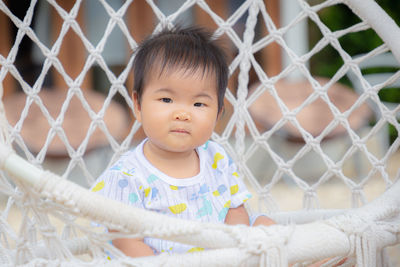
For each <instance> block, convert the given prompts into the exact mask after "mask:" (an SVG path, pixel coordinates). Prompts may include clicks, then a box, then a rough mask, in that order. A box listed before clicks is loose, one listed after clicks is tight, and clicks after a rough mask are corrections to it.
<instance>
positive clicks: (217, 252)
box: [0, 0, 400, 266]
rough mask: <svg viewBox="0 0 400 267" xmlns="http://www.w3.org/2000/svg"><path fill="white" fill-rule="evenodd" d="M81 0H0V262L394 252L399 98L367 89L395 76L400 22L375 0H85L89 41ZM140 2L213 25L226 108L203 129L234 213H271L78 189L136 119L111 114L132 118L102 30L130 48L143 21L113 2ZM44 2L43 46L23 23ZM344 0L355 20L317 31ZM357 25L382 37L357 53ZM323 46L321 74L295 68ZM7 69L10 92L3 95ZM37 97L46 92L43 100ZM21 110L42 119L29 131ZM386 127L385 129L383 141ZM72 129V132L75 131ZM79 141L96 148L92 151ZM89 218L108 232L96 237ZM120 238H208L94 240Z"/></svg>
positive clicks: (126, 75)
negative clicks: (279, 60) (175, 1)
mask: <svg viewBox="0 0 400 267" xmlns="http://www.w3.org/2000/svg"><path fill="white" fill-rule="evenodd" d="M8 2H11V1H8ZM222 2H223V1H221V3H222ZM226 2H227V5H228V4H229V3H230V1H226ZM282 2H283V1H282ZM88 3H89V1H87V2H86V1H79V0H77V1H76V2H75V3H74V4H73V6H72V7H71V9H70V10H65V9H64V8H63V7H62V6H61V5H60V4H59V3H57V2H56V1H54V0H48V1H47V2H44V1H35V0H32V1H31V2H30V5H29V7H27V10H26V13H24V15H23V16H17V15H16V14H14V13H13V11H12V9H11V8H10V6H11V5H10V4H7V2H4V1H0V13H1V14H0V15H1V16H2V17H0V18H4V20H3V24H1V23H2V22H0V27H3V28H1V34H2V35H3V34H5V33H6V32H7V31H5V30H3V29H6V28H4V27H5V26H4V25H11V26H10V27H11V28H14V29H16V34H15V38H14V39H13V40H12V41H11V39H10V46H9V48H8V49H6V50H3V51H5V52H2V51H0V68H1V69H0V98H1V101H0V127H1V132H0V141H1V147H0V166H1V169H3V171H2V172H1V173H0V174H1V175H0V194H1V198H2V200H1V201H2V206H1V216H0V264H1V265H2V266H3V265H10V266H14V265H27V266H31V265H32V266H36V265H46V264H47V265H62V266H69V265H71V266H77V265H96V266H98V265H115V264H120V265H127V266H142V265H143V266H151V265H156V266H158V265H167V266H169V265H173V266H188V265H190V266H214V265H218V266H235V265H240V266H242V265H257V264H258V265H260V266H287V265H288V264H289V263H299V264H302V263H305V264H306V263H311V262H314V261H316V260H319V259H325V258H330V259H331V260H330V261H329V262H328V263H326V266H332V265H333V264H334V263H335V262H339V261H340V260H341V259H343V258H344V257H347V258H348V260H347V261H346V263H344V264H343V266H352V265H354V264H357V266H390V264H396V262H398V261H396V260H397V259H396V255H398V254H396V253H393V255H394V256H391V257H388V255H390V254H391V253H390V252H388V251H386V250H384V249H383V248H385V247H388V246H393V245H395V244H398V243H399V240H398V235H399V232H400V218H399V207H400V198H399V196H400V185H399V183H398V182H397V181H398V180H399V177H400V169H399V166H400V165H399V162H400V157H399V146H400V137H399V135H398V133H399V132H400V124H399V120H398V119H399V117H400V105H399V104H396V103H385V102H383V101H381V100H380V98H379V95H378V93H379V92H380V91H383V90H384V89H386V88H391V87H395V88H396V86H397V87H399V85H398V84H399V83H400V71H399V63H398V62H400V47H399V46H398V44H399V43H400V30H399V28H398V26H397V25H396V24H395V22H394V21H393V20H392V19H391V18H390V17H389V16H388V15H387V14H386V13H385V12H384V11H383V10H382V9H380V8H379V6H378V5H377V4H376V3H375V2H373V1H366V0H363V1H361V0H355V1H352V0H347V1H344V0H343V1H340V0H327V1H303V0H298V1H297V2H296V5H297V6H298V7H299V8H298V13H297V14H296V15H295V16H292V17H290V19H289V20H288V22H287V23H286V24H283V25H281V26H278V24H277V22H276V21H274V20H273V19H272V13H271V12H270V10H269V9H267V8H266V6H265V5H264V2H263V1H261V0H260V1H258V0H247V1H242V3H241V5H240V6H239V7H238V8H237V9H236V10H234V11H233V12H231V13H230V14H229V15H222V14H220V13H218V12H217V10H214V9H213V7H214V4H215V3H214V4H213V3H212V1H208V2H206V1H201V0H198V1H195V0H188V1H185V2H184V1H182V3H181V4H179V5H178V7H177V8H176V9H175V10H173V11H172V12H169V14H168V12H166V11H165V7H164V8H163V7H162V1H159V3H158V2H156V1H152V0H148V1H146V3H145V2H144V1H143V2H141V1H129V0H128V1H124V2H123V3H121V4H120V6H118V7H115V6H114V5H112V4H111V3H110V1H109V2H106V1H103V0H99V1H98V2H96V3H97V5H98V8H100V10H101V11H102V12H103V13H99V14H96V15H97V16H98V17H101V15H100V14H103V15H104V16H103V18H105V21H106V23H105V24H104V25H105V26H104V30H103V32H101V34H100V35H99V37H98V40H97V41H96V42H94V41H93V40H91V39H90V38H89V35H90V34H89V33H87V27H85V26H86V24H84V23H82V22H79V21H78V17H79V16H80V15H79V14H80V13H82V12H83V11H82V10H84V8H88V7H87V5H88ZM140 4H141V5H145V6H146V8H147V9H148V10H150V11H151V14H152V16H153V18H154V27H153V26H152V27H150V28H151V31H153V32H157V31H159V30H160V29H161V28H162V26H164V25H174V24H176V23H178V22H179V21H182V20H183V19H182V18H183V16H185V14H186V15H187V14H188V12H189V13H190V12H193V10H194V9H197V10H198V12H200V13H201V14H203V15H205V16H207V19H206V21H209V22H210V21H211V22H212V24H215V25H216V26H215V32H214V34H215V38H223V39H224V40H225V41H227V42H228V43H229V45H230V47H229V48H230V49H231V50H232V51H234V52H232V53H233V54H234V56H233V57H232V60H231V62H230V74H231V83H230V87H229V90H227V93H226V101H225V105H226V113H225V115H224V118H223V119H222V122H221V123H220V125H219V126H218V127H217V130H216V132H215V133H214V134H213V136H212V139H214V140H215V141H217V142H218V143H220V144H222V145H223V146H224V148H225V149H226V150H227V152H228V153H229V154H230V155H231V156H232V158H233V159H234V160H235V162H236V163H237V164H238V167H239V170H240V171H241V173H242V174H243V177H245V180H246V182H247V184H248V186H249V189H250V190H252V192H253V193H254V195H255V198H254V199H255V201H252V202H250V204H249V207H248V208H249V210H251V211H262V212H266V213H268V214H269V215H270V216H271V217H272V218H274V219H275V220H276V221H278V222H280V223H281V224H279V225H274V226H271V227H268V228H263V227H257V228H249V227H244V226H226V225H211V224H210V225H205V224H200V223H196V222H185V221H180V220H176V219H173V218H168V217H167V218H166V217H164V216H162V215H157V214H152V213H148V212H145V211H142V210H136V209H133V208H130V207H127V206H124V205H123V204H121V203H117V202H114V201H110V200H106V199H103V198H101V197H99V196H97V195H95V194H93V193H91V192H89V191H87V190H86V189H84V187H86V188H87V187H89V186H90V185H92V184H93V182H94V180H95V179H96V177H97V175H99V172H100V171H102V170H103V169H104V168H105V167H106V166H109V165H110V164H111V163H112V162H113V161H114V160H115V159H116V158H118V156H119V155H121V153H123V152H124V151H126V150H127V149H128V148H129V147H131V146H132V145H134V144H136V143H137V142H138V141H139V139H140V125H139V123H137V122H134V123H132V125H131V126H130V127H129V128H128V129H126V130H125V131H124V127H120V126H119V124H128V121H129V116H130V117H131V118H132V121H134V118H133V112H132V110H133V103H132V100H131V98H130V93H129V88H128V86H127V84H129V82H130V81H129V79H130V69H131V65H132V58H131V57H130V53H129V52H126V54H125V56H124V57H123V58H125V59H126V62H123V64H121V65H122V66H123V67H121V68H120V69H118V70H116V68H115V67H113V64H115V62H112V60H111V61H110V59H108V58H107V54H106V51H107V49H108V48H107V47H108V45H109V43H111V42H112V41H113V40H114V39H115V38H114V37H112V36H113V35H112V34H113V33H115V32H118V33H119V34H120V36H122V37H123V38H122V41H123V42H124V44H125V45H126V46H127V47H128V49H127V51H129V50H134V49H135V47H136V46H137V40H136V39H135V38H134V37H133V36H134V35H135V29H136V30H138V29H139V28H141V27H144V26H143V25H134V26H135V27H136V28H135V27H133V28H132V27H131V26H132V25H130V24H129V23H128V21H129V16H128V15H129V14H130V13H129V8H132V7H133V6H135V5H140ZM291 4H294V3H291ZM44 5H46V6H47V9H48V10H51V12H53V13H54V14H55V16H56V17H57V18H59V19H62V21H63V22H62V24H61V25H62V26H61V27H60V29H59V32H57V34H56V35H55V37H54V38H53V39H54V40H53V42H51V43H46V41H45V40H43V39H41V37H40V34H39V31H40V28H38V27H37V26H35V24H34V23H33V19H34V18H36V19H37V18H38V17H40V16H38V15H37V13H38V12H40V9H42V8H43V6H44ZM344 5H346V6H348V7H349V8H350V9H351V10H352V11H353V12H354V13H355V14H356V15H357V17H359V19H358V21H357V22H356V23H355V24H353V25H350V26H347V27H345V28H343V29H335V30H333V29H330V28H329V27H328V26H327V25H326V24H324V22H323V21H322V20H321V18H320V16H321V14H322V13H323V12H324V11H326V10H328V9H330V8H332V7H335V6H344ZM48 12H50V11H48ZM281 12H282V11H281ZM281 14H282V13H281ZM53 16H54V15H53ZM48 17H50V16H48ZM4 21H6V24H4ZM194 23H195V22H194ZM302 23H308V24H312V25H314V26H315V28H316V29H318V31H319V33H320V35H321V38H320V39H319V40H318V41H317V42H316V43H315V44H314V45H310V49H308V51H304V52H298V51H296V49H295V46H296V42H300V41H301V40H296V41H295V42H294V43H293V42H290V41H289V35H290V34H292V33H293V32H294V31H297V28H296V27H298V25H301V24H302ZM50 25H51V23H50ZM240 25H244V31H243V34H240V33H238V31H236V30H235V29H237V28H240ZM365 31H372V32H374V33H376V34H377V35H378V36H379V37H380V38H381V39H382V43H381V44H379V45H377V46H376V47H375V48H373V49H371V50H370V51H367V52H366V53H365V52H364V54H363V55H353V54H351V53H349V52H348V50H347V48H346V47H345V46H343V45H342V42H341V40H343V39H342V38H343V37H345V36H349V35H352V34H356V33H359V32H365ZM71 32H72V33H73V35H74V36H75V38H77V39H78V40H79V44H80V45H81V47H82V48H83V49H84V57H83V59H84V60H83V61H82V64H81V66H79V72H78V74H77V75H76V76H72V75H71V74H70V73H69V72H68V71H67V69H68V66H67V65H65V64H63V62H62V60H61V59H60V58H61V51H62V50H63V49H67V48H66V46H63V43H64V42H66V38H67V37H66V36H67V33H69V34H70V33H71ZM23 40H29V41H30V42H32V44H33V46H34V47H35V49H36V53H37V54H38V55H39V58H42V59H43V60H42V61H41V63H40V70H39V71H38V73H37V75H36V77H34V79H33V81H31V82H29V81H27V79H26V78H25V77H24V75H23V74H22V70H21V69H20V68H19V67H18V64H17V61H18V55H19V54H21V53H23V50H22V48H21V46H22V42H23ZM0 42H2V41H0ZM4 42H6V41H4ZM273 44H274V45H277V46H279V47H280V51H281V52H280V53H281V54H282V56H283V57H285V58H286V62H289V63H286V65H285V66H283V67H282V70H281V71H280V72H279V73H272V74H271V73H268V72H267V71H266V64H267V63H266V61H262V60H260V54H261V55H262V54H263V53H264V51H265V50H266V49H267V48H268V47H270V46H272V45H273ZM3 47H4V46H3ZM327 47H329V48H332V49H333V50H334V51H335V53H336V54H337V57H340V59H341V61H342V64H341V66H340V67H338V69H337V71H336V72H335V74H334V75H333V76H332V77H330V78H324V79H323V78H321V77H317V76H316V75H315V74H313V73H312V72H311V71H310V67H309V65H310V62H312V60H313V58H314V57H316V56H317V55H318V54H319V53H321V51H323V50H324V49H326V48H327ZM73 49H76V48H73ZM72 51H74V50H72ZM114 52H115V53H116V54H117V52H120V51H113V53H114ZM269 55H270V56H271V54H269ZM69 56H70V57H72V56H71V55H69ZM382 57H385V59H384V60H383V63H384V67H387V66H388V64H389V61H392V62H393V65H390V67H391V69H390V72H388V73H385V75H384V76H382V75H381V76H379V77H377V75H372V76H374V77H372V78H373V79H370V77H367V76H368V75H367V74H368V73H365V72H363V71H362V70H363V68H364V67H368V66H369V67H371V66H374V64H375V63H376V62H380V61H379V59H380V58H382ZM371 62H372V63H371ZM93 69H97V70H98V71H99V72H100V73H102V74H103V76H104V78H103V80H104V84H108V85H109V86H107V92H106V93H105V94H103V96H102V97H100V96H99V94H96V93H93V92H91V91H90V89H87V88H84V87H85V79H88V77H91V75H92V71H93ZM50 75H53V76H54V77H55V78H53V79H54V80H56V79H57V77H58V78H61V80H62V82H63V83H64V84H65V87H66V88H68V90H59V89H54V90H46V89H45V87H48V86H47V84H46V79H48V76H50ZM254 77H256V78H254ZM343 78H345V79H346V78H347V79H349V81H350V82H351V86H352V87H353V88H354V89H355V90H352V89H350V88H347V87H345V86H343V85H340V84H339V81H340V80H343ZM7 80H11V81H12V82H13V83H14V84H16V85H18V87H20V88H21V89H22V90H21V92H19V93H16V92H13V93H9V90H8V88H7V87H6V82H7ZM396 83H397V85H396ZM7 92H8V93H7ZM55 92H56V93H55ZM349 92H351V93H349ZM51 94H57V96H56V97H55V98H51V97H50V96H49V95H51ZM291 96H292V97H291ZM48 97H49V98H48ZM294 97H297V98H296V99H295V102H293V98H294ZM97 98H99V99H100V100H101V102H100V104H99V105H97V106H96V105H95V104H93V103H94V102H92V101H94V100H95V99H97ZM15 99H20V100H21V101H20V102H18V101H17V100H15ZM49 99H50V100H49ZM116 100H118V101H119V102H120V103H121V102H122V103H123V105H124V106H125V107H127V108H126V109H125V110H128V112H127V113H128V114H129V115H128V116H127V115H126V114H125V113H123V112H124V111H123V112H122V113H121V110H123V109H122V108H121V107H120V105H117V104H116V102H117V101H116ZM49 101H50V102H49ZM57 101H59V103H60V104H59V105H58V106H57V107H56V109H55V111H54V110H52V108H50V104H54V103H53V102H57ZM296 101H297V102H296ZM349 101H350V102H349ZM343 102H346V103H347V106H346V105H345V106H343V105H342V104H343ZM20 103H22V105H20ZM321 106H322V109H321ZM76 110H80V111H81V112H80V113H79V114H80V115H78V116H83V117H84V118H86V119H87V121H88V122H85V124H82V125H77V123H76V122H75V123H72V125H69V122H68V118H69V116H70V113H71V112H73V111H76ZM275 113H277V114H278V115H276V114H275ZM31 114H35V116H32V115H31ZM72 117H73V116H72ZM118 117H121V118H118ZM37 118H41V123H42V124H39V126H38V125H36V128H35V124H38V120H37ZM73 118H77V117H73ZM110 118H111V119H110ZM320 118H322V119H321V121H320V120H319V119H320ZM370 118H373V120H374V122H371V121H369V120H370ZM119 119H120V120H121V121H118V120H119ZM43 122H44V124H43ZM118 127H120V128H118ZM70 128H71V130H69V129H70ZM388 128H390V129H391V131H392V132H395V135H394V137H393V138H392V140H390V141H388V139H387V136H388V132H387V129H388ZM29 129H34V130H33V131H31V132H29ZM82 129H83V130H82ZM39 130H41V131H39ZM77 132H79V133H81V135H80V136H79V137H78V142H75V141H76V140H75V139H76V134H77ZM392 136H393V135H392ZM74 138H75V139H74ZM38 143H39V145H37V144H38ZM95 144H101V147H99V146H98V147H96V148H94V145H95ZM13 151H15V152H16V153H15V152H13ZM60 151H61V152H60ZM62 153H64V157H63V159H60V155H61V154H62ZM17 154H18V155H19V156H17ZM54 155H56V156H57V157H58V158H56V159H54ZM21 157H22V158H25V159H26V161H25V160H22V159H21ZM27 162H29V163H30V164H28V163H27ZM60 162H62V164H64V165H62V164H61V163H60ZM57 164H58V165H61V166H62V167H60V168H58V169H54V170H53V172H55V173H56V174H52V173H50V172H46V171H41V170H42V169H47V168H50V169H51V168H54V166H55V165H57ZM93 166H95V167H93ZM77 177H79V178H77ZM71 181H72V182H73V183H71ZM396 182H397V183H396ZM76 183H78V184H80V185H82V187H81V186H79V185H76ZM387 189H389V190H387ZM386 190H387V191H386ZM331 196H332V197H331ZM289 202H290V203H289ZM369 202H371V203H369ZM93 221H95V222H98V223H100V224H101V225H105V226H107V227H110V228H112V229H116V230H120V233H104V232H103V230H102V229H99V228H98V227H94V226H93V225H92V224H91V222H93ZM160 222H162V223H160ZM303 223H307V224H303ZM121 235H123V236H125V237H143V236H154V237H160V238H164V239H170V240H173V241H178V242H184V243H189V244H193V245H196V246H199V247H207V248H210V249H209V250H205V251H202V252H196V253H188V254H185V255H170V256H168V255H159V256H155V257H151V258H145V259H131V258H127V257H125V256H123V254H122V253H121V252H119V251H118V250H117V249H116V248H114V247H113V246H112V245H111V244H110V243H109V240H111V239H114V238H116V237H119V236H121ZM105 251H109V252H112V254H113V255H115V259H113V260H112V261H110V260H109V259H108V258H107V257H108V256H107V254H106V253H105ZM189 263H190V264H189ZM299 266H302V265H299Z"/></svg>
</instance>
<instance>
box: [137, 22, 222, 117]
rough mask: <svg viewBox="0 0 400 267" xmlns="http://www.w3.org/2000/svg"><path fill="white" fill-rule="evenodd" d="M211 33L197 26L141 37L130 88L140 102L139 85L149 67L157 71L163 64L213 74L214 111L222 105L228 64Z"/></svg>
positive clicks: (141, 89)
mask: <svg viewBox="0 0 400 267" xmlns="http://www.w3.org/2000/svg"><path fill="white" fill-rule="evenodd" d="M211 37H212V34H211V33H210V32H209V31H207V30H205V29H204V28H200V27H194V26H192V27H189V28H181V27H175V28H173V29H163V30H162V31H161V32H159V33H157V34H155V35H152V36H150V37H149V38H148V39H146V40H144V41H143V42H142V43H141V44H140V45H139V47H138V48H137V50H136V51H135V59H134V61H133V75H134V84H133V91H134V92H136V93H137V95H138V101H139V103H140V99H141V96H142V94H143V87H144V85H145V82H146V79H148V77H149V75H150V73H151V72H152V71H156V70H159V74H160V75H161V74H162V73H163V71H165V69H166V68H169V69H170V68H172V69H174V68H179V69H181V68H185V69H187V70H190V71H197V70H199V69H200V68H201V69H202V70H203V75H204V74H213V75H215V78H216V84H217V95H218V112H219V111H221V109H222V108H223V105H224V96H225V90H226V86H227V83H228V64H227V60H226V55H225V53H224V51H223V50H222V48H221V47H220V46H219V45H218V44H217V41H216V40H212V38H211Z"/></svg>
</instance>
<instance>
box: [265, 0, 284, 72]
mask: <svg viewBox="0 0 400 267" xmlns="http://www.w3.org/2000/svg"><path fill="white" fill-rule="evenodd" d="M264 4H265V7H266V9H267V12H268V14H269V15H270V17H271V19H272V21H273V22H274V24H275V26H276V28H279V26H280V23H279V21H280V15H279V10H280V9H279V0H264ZM262 29H263V32H262V34H263V35H266V34H267V31H266V28H265V27H263V28H262ZM261 60H262V62H263V68H264V71H265V72H266V73H267V75H268V76H274V75H277V74H279V72H281V70H282V59H281V48H280V46H279V45H278V44H277V43H272V44H270V45H268V46H267V47H266V48H264V49H263V50H262V51H261Z"/></svg>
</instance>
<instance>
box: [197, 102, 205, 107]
mask: <svg viewBox="0 0 400 267" xmlns="http://www.w3.org/2000/svg"><path fill="white" fill-rule="evenodd" d="M194 106H195V107H204V106H205V105H204V104H203V103H200V102H197V103H194Z"/></svg>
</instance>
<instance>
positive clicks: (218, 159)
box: [92, 139, 251, 254]
mask: <svg viewBox="0 0 400 267" xmlns="http://www.w3.org/2000/svg"><path fill="white" fill-rule="evenodd" d="M146 141H147V139H145V140H144V141H143V142H142V143H141V144H140V145H138V146H137V147H136V148H135V149H132V150H130V151H128V152H126V153H125V154H123V155H122V156H121V158H120V159H119V160H118V161H117V162H116V163H115V164H114V166H112V167H111V168H110V169H108V170H106V171H105V172H104V173H103V174H102V175H101V176H100V177H99V178H98V179H97V180H96V182H95V185H94V186H93V187H92V191H94V192H97V193H98V194H101V195H103V196H105V197H108V198H111V199H114V200H117V201H121V202H123V203H126V204H128V205H132V206H135V207H138V208H142V209H147V210H151V211H155V212H158V213H162V214H165V215H169V216H174V217H177V218H181V219H187V220H195V221H201V222H212V223H224V221H225V217H226V214H227V212H228V210H229V208H236V207H239V206H240V205H242V204H243V203H244V202H245V201H246V200H247V199H249V198H250V197H251V194H250V193H249V191H248V190H247V188H246V186H245V185H244V183H243V182H242V180H241V178H240V177H239V175H238V173H237V168H236V165H235V164H234V163H233V161H232V160H231V158H230V157H229V156H228V154H227V153H226V152H225V150H224V149H223V148H222V147H221V146H220V145H218V144H217V143H215V142H213V141H208V142H206V143H205V144H204V145H203V146H201V147H198V148H197V149H196V151H197V154H198V156H199V159H200V172H199V174H197V175H196V176H193V177H190V178H180V179H177V178H173V177H170V176H168V175H166V174H165V173H163V172H161V171H160V170H158V169H157V168H155V167H154V166H153V165H152V164H151V163H150V162H149V161H148V160H147V159H146V157H145V156H144V154H143V145H144V143H145V142H146ZM144 242H145V243H146V244H147V245H149V246H150V247H151V248H152V249H153V250H154V252H155V253H156V254H158V253H162V252H167V253H183V252H192V251H199V250H203V249H204V248H198V247H192V246H188V245H184V244H179V243H174V242H170V241H167V240H161V239H156V238H150V237H146V238H145V239H144Z"/></svg>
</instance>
